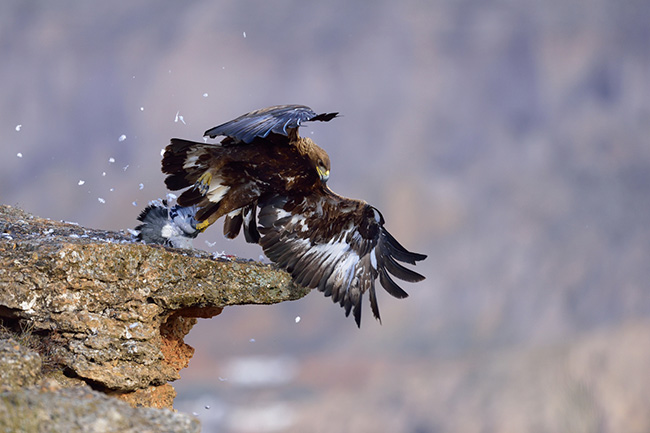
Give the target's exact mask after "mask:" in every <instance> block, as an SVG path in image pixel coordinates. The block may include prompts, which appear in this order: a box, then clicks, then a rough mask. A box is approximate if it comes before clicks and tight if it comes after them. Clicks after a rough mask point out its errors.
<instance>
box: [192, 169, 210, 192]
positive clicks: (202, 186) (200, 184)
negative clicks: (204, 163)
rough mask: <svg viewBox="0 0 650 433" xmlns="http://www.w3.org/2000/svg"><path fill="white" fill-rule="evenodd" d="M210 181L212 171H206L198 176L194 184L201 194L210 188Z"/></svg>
mask: <svg viewBox="0 0 650 433" xmlns="http://www.w3.org/2000/svg"><path fill="white" fill-rule="evenodd" d="M211 183H212V173H210V172H209V171H206V172H205V173H203V174H202V175H201V177H199V179H198V180H197V181H196V183H195V184H194V185H195V187H196V189H198V190H199V192H200V193H201V195H206V194H207V193H208V190H209V189H210V184H211Z"/></svg>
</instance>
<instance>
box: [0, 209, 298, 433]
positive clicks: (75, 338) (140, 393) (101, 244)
mask: <svg viewBox="0 0 650 433" xmlns="http://www.w3.org/2000/svg"><path fill="white" fill-rule="evenodd" d="M307 293H308V291H307V290H305V289H303V288H300V287H297V286H295V285H294V284H293V283H292V282H291V277H290V276H289V275H288V274H287V273H285V272H283V271H280V270H277V269H276V268H274V267H272V266H270V265H264V264H260V263H257V262H252V261H244V260H240V259H235V258H231V257H213V256H211V255H210V254H208V253H205V252H201V251H189V250H176V249H170V248H164V247H160V246H152V245H144V244H142V243H137V242H133V241H132V239H131V236H130V235H128V234H125V233H122V232H108V231H101V230H94V229H88V228H84V227H80V226H79V225H77V224H74V223H66V222H57V221H51V220H47V219H42V218H38V217H35V216H32V215H30V214H28V213H26V212H24V211H22V210H20V209H17V208H14V207H11V206H4V205H0V331H2V332H0V372H1V373H0V374H1V375H2V376H1V377H0V379H1V380H2V382H3V383H2V388H0V391H11V392H13V394H11V393H9V394H7V393H5V394H2V395H1V398H3V400H2V401H3V403H2V404H3V405H4V406H3V409H0V412H1V413H0V419H2V420H3V421H0V422H5V421H6V420H7V419H9V421H11V417H13V416H15V415H14V414H16V413H20V412H12V410H13V409H11V407H18V406H24V405H27V406H29V405H31V404H34V405H35V407H36V408H35V409H34V410H35V411H47V410H49V409H47V407H46V406H43V405H45V403H44V401H45V400H47V399H46V398H45V397H38V396H37V395H36V394H34V392H32V391H29V393H28V394H24V395H22V394H20V392H21V390H20V388H22V387H24V386H28V385H32V384H38V383H41V384H42V383H43V382H44V381H47V380H49V381H53V382H55V383H57V384H58V386H62V387H63V389H67V388H69V387H73V388H75V389H76V388H78V387H79V386H81V385H83V386H86V385H89V386H91V387H92V388H93V389H94V390H99V391H103V392H104V395H105V394H108V395H111V396H117V397H119V398H121V399H123V400H125V401H127V402H129V403H131V405H132V406H150V407H155V408H161V407H169V408H171V405H172V402H173V399H174V396H175V391H174V389H173V388H172V386H171V385H169V384H168V383H167V382H169V381H173V380H176V379H178V378H179V371H180V370H181V369H182V368H184V367H186V366H187V364H188V362H189V360H190V358H191V357H192V355H193V353H194V349H193V348H192V347H190V346H189V345H187V344H185V342H184V341H183V338H184V337H185V335H187V333H188V332H189V331H190V330H191V328H192V326H193V325H194V324H195V323H196V318H197V317H202V318H207V317H212V316H215V315H217V314H219V313H221V311H222V309H223V308H224V307H226V306H229V305H242V304H272V303H277V302H282V301H287V300H295V299H298V298H300V297H302V296H304V295H306V294H307ZM12 333H13V334H12ZM12 336H16V339H15V340H14V339H11V338H12ZM39 381H40V382H39ZM75 392H77V391H75ZM88 395H90V396H91V397H92V398H91V400H92V401H95V403H92V404H91V403H90V402H85V403H84V404H85V406H83V407H85V408H89V407H90V406H92V405H100V406H101V404H102V403H101V402H103V401H104V400H103V399H99V400H97V399H98V397H97V396H96V393H90V394H88ZM50 397H52V396H50ZM64 397H65V398H70V399H73V398H74V393H72V394H65V396H64ZM41 399H42V401H41ZM112 400H116V399H112ZM116 404H117V403H116ZM89 405H90V406H89ZM80 410H81V411H82V412H83V410H82V409H80ZM2 411H4V412H2ZM39 413H40V412H39ZM43 413H45V412H43ZM52 416H54V415H52ZM56 416H58V415H56ZM105 416H106V418H105V419H106V420H109V419H112V418H111V417H113V418H115V416H114V415H113V412H110V411H108V409H107V412H106V414H105ZM120 416H121V417H123V418H124V419H126V420H128V419H129V416H125V415H124V414H123V413H122V414H121V415H120ZM7 417H9V418H7ZM39 417H40V418H39ZM41 418H42V417H41V416H40V415H38V414H35V415H34V416H33V417H30V419H28V420H25V422H26V423H28V424H29V423H30V422H32V421H34V422H36V421H35V420H38V419H41ZM117 418H119V417H117ZM117 418H116V419H117ZM120 419H122V418H120ZM118 421H119V420H118ZM111 422H112V421H111ZM183 422H185V421H183ZM28 424H25V431H32V430H30V428H32V427H33V425H36V424H33V425H32V424H29V425H28ZM81 424H84V423H81ZM0 425H1V424H0ZM81 428H83V429H81ZM92 428H94V427H91V426H90V425H82V427H78V428H77V429H76V430H75V429H72V430H69V431H108V430H101V429H95V430H93V429H92ZM0 430H1V429H0ZM34 431H36V430H34ZM40 431H45V430H40ZM61 431H67V430H65V429H63V430H61ZM123 431H132V430H129V429H124V430H123ZM133 431H148V430H146V428H143V429H136V430H133ZM152 431H154V430H152ZM160 431H174V430H165V429H163V430H160ZM189 431H191V429H190V430H189Z"/></svg>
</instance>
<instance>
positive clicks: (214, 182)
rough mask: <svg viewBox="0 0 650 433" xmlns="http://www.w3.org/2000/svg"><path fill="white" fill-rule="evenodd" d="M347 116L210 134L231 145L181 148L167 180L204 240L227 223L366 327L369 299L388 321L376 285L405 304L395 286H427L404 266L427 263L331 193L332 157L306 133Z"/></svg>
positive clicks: (276, 115) (169, 158) (300, 113)
mask: <svg viewBox="0 0 650 433" xmlns="http://www.w3.org/2000/svg"><path fill="white" fill-rule="evenodd" d="M337 115H338V113H322V114H316V113H315V112H314V111H312V110H311V109H310V108H309V107H306V106H304V105H278V106H273V107H269V108H264V109H261V110H256V111H253V112H250V113H247V114H244V115H242V116H240V117H238V118H236V119H234V120H231V121H229V122H226V123H223V124H221V125H219V126H216V127H214V128H211V129H209V130H207V131H206V132H205V135H206V136H209V137H210V138H215V137H217V136H223V137H224V138H223V139H222V140H221V142H220V143H218V144H214V143H200V142H192V141H187V140H182V139H178V138H174V139H172V140H171V143H170V144H169V145H168V146H167V148H166V150H165V153H164V156H163V161H162V171H163V172H164V173H166V174H167V178H166V179H165V184H166V185H167V187H168V188H169V189H170V190H173V191H175V190H182V189H185V190H184V191H183V192H182V193H181V195H180V196H179V197H178V204H179V206H181V207H182V206H187V207H190V206H192V207H193V209H196V214H195V215H194V218H195V220H196V221H197V223H196V224H195V228H196V229H197V230H201V231H202V230H204V229H205V228H206V227H207V226H209V225H210V224H212V223H214V222H215V221H216V220H217V219H219V218H221V217H222V216H223V217H225V218H224V227H223V232H224V235H225V236H226V237H227V238H231V239H232V238H235V237H237V235H238V234H239V233H240V232H241V231H243V232H244V237H245V239H246V241H247V242H251V243H259V244H260V245H261V246H262V248H263V250H264V253H265V254H266V255H267V257H269V259H271V260H272V261H273V262H274V263H276V264H277V265H278V266H279V267H281V268H283V269H285V270H286V271H287V272H289V273H290V274H291V276H292V277H293V280H294V282H295V283H296V284H299V285H301V286H304V287H310V288H316V289H318V290H320V291H322V292H323V293H324V294H325V296H331V297H332V300H333V301H334V302H336V303H338V304H340V305H341V306H342V307H343V308H344V309H345V314H346V316H348V315H350V313H352V314H353V316H354V318H355V321H356V323H357V325H358V326H360V325H361V308H362V298H363V295H364V293H366V292H368V296H369V299H370V307H371V310H372V312H373V315H374V316H375V318H377V319H378V320H380V321H381V319H380V314H379V306H378V303H377V293H376V291H375V281H376V280H377V279H379V282H380V283H381V285H382V286H383V287H384V289H385V290H386V291H387V292H388V293H389V294H390V295H392V296H394V297H396V298H405V297H407V296H408V295H407V293H406V292H405V291H404V290H403V289H402V288H401V287H400V286H399V285H398V284H397V283H396V282H395V280H394V279H393V278H397V279H400V280H403V281H407V282H417V281H421V280H423V279H424V276H422V275H420V274H418V273H417V272H414V271H412V270H410V269H408V268H406V267H404V266H403V265H402V264H401V263H407V264H411V265H415V264H416V262H418V261H421V260H424V259H425V258H426V256H425V255H423V254H418V253H413V252H410V251H408V250H407V249H406V248H404V247H403V246H402V245H401V244H400V243H399V242H397V240H396V239H395V238H394V237H393V236H391V234H390V233H389V232H388V231H387V230H386V229H385V228H384V219H383V216H382V215H381V213H380V212H379V211H378V210H377V209H375V208H374V207H372V206H370V205H368V204H367V203H366V202H364V201H362V200H353V199H349V198H345V197H342V196H340V195H338V194H335V193H334V192H332V191H331V190H330V189H329V188H328V187H327V180H328V178H329V175H330V161H329V156H328V155H327V153H326V152H325V151H324V150H323V149H321V148H320V147H319V146H317V145H316V144H315V143H314V142H313V141H312V140H311V139H309V138H303V137H300V136H299V134H298V129H299V127H300V126H301V125H302V124H303V123H304V122H308V121H323V122H327V121H330V120H332V119H333V118H335V117H336V116H337Z"/></svg>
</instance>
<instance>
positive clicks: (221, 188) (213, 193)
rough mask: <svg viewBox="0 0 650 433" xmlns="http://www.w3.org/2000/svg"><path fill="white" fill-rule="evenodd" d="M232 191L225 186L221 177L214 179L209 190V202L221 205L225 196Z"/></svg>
mask: <svg viewBox="0 0 650 433" xmlns="http://www.w3.org/2000/svg"><path fill="white" fill-rule="evenodd" d="M229 190H230V187H229V186H228V185H224V184H223V179H222V178H221V177H217V176H215V177H213V178H212V181H211V182H210V188H209V189H208V193H207V194H206V195H207V196H208V200H210V201H211V202H213V203H219V202H220V201H221V199H222V198H223V196H224V195H226V193H227V192H228V191H229Z"/></svg>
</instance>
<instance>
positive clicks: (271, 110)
mask: <svg viewBox="0 0 650 433" xmlns="http://www.w3.org/2000/svg"><path fill="white" fill-rule="evenodd" d="M337 114H338V113H321V114H316V113H315V112H314V111H313V110H312V109H311V108H309V107H307V106H305V105H275V106H273V107H268V108H262V109H260V110H255V111H251V112H250V113H246V114H244V115H242V116H239V117H238V118H236V119H234V120H231V121H229V122H226V123H222V124H221V125H219V126H215V127H214V128H211V129H208V130H207V131H205V134H203V135H204V136H207V137H210V138H215V137H217V136H220V135H223V136H225V137H230V138H232V139H234V140H236V141H243V142H244V143H251V142H252V141H253V140H254V139H255V138H256V137H261V138H266V137H267V136H268V135H269V134H270V133H271V132H273V133H275V134H279V135H284V136H288V135H289V130H290V129H292V128H298V127H299V126H300V125H301V124H302V122H308V121H315V120H320V121H323V122H327V121H330V120H332V119H333V118H334V117H336V115H337Z"/></svg>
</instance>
